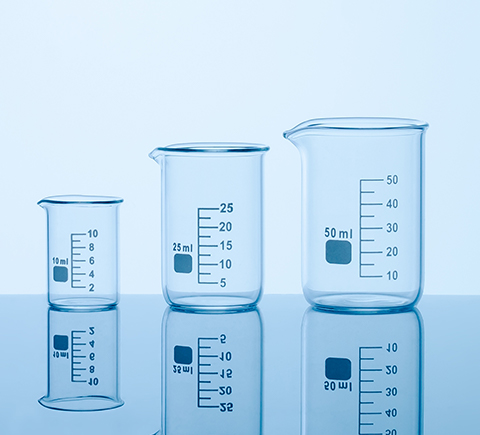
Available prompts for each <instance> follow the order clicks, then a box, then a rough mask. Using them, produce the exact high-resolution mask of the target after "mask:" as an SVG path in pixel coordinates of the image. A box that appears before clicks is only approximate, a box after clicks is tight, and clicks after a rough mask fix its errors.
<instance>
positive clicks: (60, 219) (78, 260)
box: [38, 195, 123, 309]
mask: <svg viewBox="0 0 480 435" xmlns="http://www.w3.org/2000/svg"><path fill="white" fill-rule="evenodd" d="M122 202H123V199H121V198H116V197H108V196H83V195H64V196H51V197H47V198H44V199H42V200H41V201H39V202H38V205H40V206H41V207H43V208H44V209H45V210H46V212H47V246H48V247H47V261H48V301H49V302H50V304H52V305H57V306H63V307H71V308H77V309H78V308H82V307H84V308H91V307H101V306H111V305H115V304H116V303H117V302H118V206H119V205H120V204H121V203H122Z"/></svg>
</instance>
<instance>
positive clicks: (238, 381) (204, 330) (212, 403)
mask: <svg viewBox="0 0 480 435" xmlns="http://www.w3.org/2000/svg"><path fill="white" fill-rule="evenodd" d="M162 337H163V340H162V379H163V382H162V385H163V390H162V410H163V412H162V427H163V430H162V431H160V432H158V433H163V434H169V435H184V434H194V433H199V428H201V431H200V432H201V433H205V434H209V435H223V434H225V433H226V431H227V432H228V434H229V435H258V434H259V433H261V428H262V337H263V335H262V319H261V316H260V313H259V312H258V310H256V309H249V310H243V311H231V310H229V311H224V312H220V311H210V312H209V311H205V310H202V311H200V312H191V311H180V310H178V309H176V308H167V309H166V310H165V314H164V317H163V326H162ZM226 428H228V430H227V429H226Z"/></svg>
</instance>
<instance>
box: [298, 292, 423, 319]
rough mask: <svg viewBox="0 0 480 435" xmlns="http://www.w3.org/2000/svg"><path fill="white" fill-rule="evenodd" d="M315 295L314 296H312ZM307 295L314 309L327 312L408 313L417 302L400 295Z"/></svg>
mask: <svg viewBox="0 0 480 435" xmlns="http://www.w3.org/2000/svg"><path fill="white" fill-rule="evenodd" d="M312 293H313V295H312ZM314 293H315V292H311V293H310V295H307V293H305V298H306V299H307V301H308V302H309V303H310V304H312V305H313V306H314V308H316V309H319V310H326V311H345V312H347V311H350V312H353V311H355V312H364V313H366V314H371V313H382V312H394V311H406V310H409V309H411V308H412V307H413V305H414V304H415V302H416V300H415V299H413V300H412V298H407V297H404V296H399V295H386V294H375V293H371V294H357V293H344V294H331V293H330V294H320V295H319V294H314Z"/></svg>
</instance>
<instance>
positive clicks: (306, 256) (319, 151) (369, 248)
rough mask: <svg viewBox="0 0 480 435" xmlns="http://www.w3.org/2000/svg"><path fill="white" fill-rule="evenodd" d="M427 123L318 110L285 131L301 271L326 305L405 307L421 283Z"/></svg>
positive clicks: (309, 294) (308, 290)
mask: <svg viewBox="0 0 480 435" xmlns="http://www.w3.org/2000/svg"><path fill="white" fill-rule="evenodd" d="M427 127H428V124H426V123H424V122H420V121H416V120H412V119H396V118H325V119H313V120H310V121H306V122H304V123H302V124H300V125H298V126H296V127H295V128H293V129H291V130H289V131H286V132H285V133H284V136H285V138H287V139H289V140H290V141H291V142H292V143H293V144H294V145H296V146H297V147H298V149H299V150H300V155H301V160H302V172H303V177H302V191H303V192H302V203H303V205H302V215H303V217H302V281H303V291H304V294H305V297H306V299H307V300H308V302H310V303H311V304H313V305H318V306H322V307H324V308H331V309H344V310H348V309H370V310H392V309H405V308H407V307H409V306H412V305H413V304H415V303H416V301H417V300H418V299H419V297H420V295H421V292H422V286H423V221H424V219H423V203H424V187H423V186H424V178H423V177H424V176H423V172H424V139H425V131H426V129H427Z"/></svg>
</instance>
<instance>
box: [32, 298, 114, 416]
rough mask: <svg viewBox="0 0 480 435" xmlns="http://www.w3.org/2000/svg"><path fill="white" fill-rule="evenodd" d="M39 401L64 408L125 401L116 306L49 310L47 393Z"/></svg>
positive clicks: (95, 407)
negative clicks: (120, 385) (122, 387)
mask: <svg viewBox="0 0 480 435" xmlns="http://www.w3.org/2000/svg"><path fill="white" fill-rule="evenodd" d="M39 402H40V404H42V405H43V406H45V407H46V408H51V409H57V410H62V411H102V410H106V409H113V408H118V407H120V406H122V405H123V400H121V399H120V396H119V386H118V313H117V308H116V307H107V308H98V309H92V310H82V311H72V310H63V309H59V308H57V307H51V308H50V309H49V310H48V393H47V395H46V396H44V397H42V398H41V399H40V400H39Z"/></svg>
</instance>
